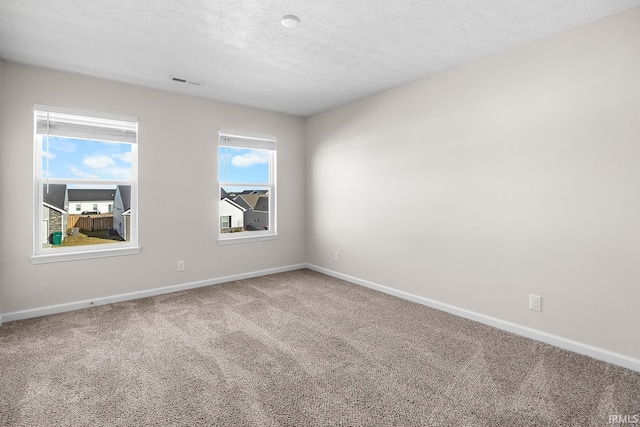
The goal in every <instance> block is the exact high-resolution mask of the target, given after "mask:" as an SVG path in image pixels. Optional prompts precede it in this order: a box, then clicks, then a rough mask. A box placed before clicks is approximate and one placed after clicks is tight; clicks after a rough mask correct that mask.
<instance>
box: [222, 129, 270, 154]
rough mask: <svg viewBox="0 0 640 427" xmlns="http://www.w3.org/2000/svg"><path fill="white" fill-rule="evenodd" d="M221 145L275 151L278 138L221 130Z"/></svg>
mask: <svg viewBox="0 0 640 427" xmlns="http://www.w3.org/2000/svg"><path fill="white" fill-rule="evenodd" d="M220 145H224V146H227V147H236V148H256V149H260V150H275V149H276V138H275V137H274V136H270V135H257V134H247V133H239V132H231V131H227V130H223V129H220Z"/></svg>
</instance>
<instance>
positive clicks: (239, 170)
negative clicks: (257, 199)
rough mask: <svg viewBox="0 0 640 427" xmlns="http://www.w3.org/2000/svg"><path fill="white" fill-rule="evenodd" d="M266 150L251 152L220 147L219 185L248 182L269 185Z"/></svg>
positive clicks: (267, 154) (243, 149) (250, 150)
mask: <svg viewBox="0 0 640 427" xmlns="http://www.w3.org/2000/svg"><path fill="white" fill-rule="evenodd" d="M269 155H270V152H269V151H268V150H252V149H248V148H232V147H220V148H219V151H218V159H219V162H220V165H219V166H220V167H219V169H218V170H219V171H220V174H219V176H218V178H219V180H220V182H221V183H225V182H250V183H254V184H268V183H269Z"/></svg>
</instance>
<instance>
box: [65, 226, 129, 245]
mask: <svg viewBox="0 0 640 427" xmlns="http://www.w3.org/2000/svg"><path fill="white" fill-rule="evenodd" d="M123 241H124V240H123V239H122V237H120V236H109V235H107V230H100V231H86V230H82V231H81V232H80V233H79V234H78V235H77V236H65V238H64V240H63V241H62V245H60V246H57V247H68V246H85V245H101V244H105V243H115V242H123ZM54 247H56V246H54Z"/></svg>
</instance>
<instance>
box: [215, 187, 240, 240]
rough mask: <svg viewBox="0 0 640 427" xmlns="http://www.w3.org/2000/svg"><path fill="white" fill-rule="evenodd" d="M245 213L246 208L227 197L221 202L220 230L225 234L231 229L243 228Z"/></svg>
mask: <svg viewBox="0 0 640 427" xmlns="http://www.w3.org/2000/svg"><path fill="white" fill-rule="evenodd" d="M223 195H224V193H223ZM245 211H246V208H244V207H242V206H240V205H239V204H237V203H236V202H234V201H233V200H231V199H229V198H227V197H225V198H223V199H222V200H220V230H221V231H222V232H225V231H229V230H230V229H231V228H243V227H244V213H245Z"/></svg>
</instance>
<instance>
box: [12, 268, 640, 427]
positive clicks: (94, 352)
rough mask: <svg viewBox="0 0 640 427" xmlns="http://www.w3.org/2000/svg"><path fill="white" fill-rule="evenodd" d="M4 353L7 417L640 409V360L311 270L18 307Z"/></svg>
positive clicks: (252, 420)
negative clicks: (508, 329) (29, 315)
mask: <svg viewBox="0 0 640 427" xmlns="http://www.w3.org/2000/svg"><path fill="white" fill-rule="evenodd" d="M0 369H1V374H2V377H1V383H0V424H1V425H2V426H63V425H64V426H163V425H183V426H198V425H202V426H300V427H306V426H392V425H393V426H491V427H498V426H509V427H512V426H563V427H564V426H615V425H622V424H619V423H617V422H615V421H616V418H610V415H635V414H640V373H636V372H633V371H630V370H626V369H623V368H620V367H616V366H613V365H609V364H606V363H603V362H599V361H597V360H594V359H591V358H587V357H583V356H579V355H576V354H573V353H570V352H567V351H564V350H560V349H558V348H554V347H551V346H549V345H546V344H542V343H539V342H536V341H532V340H529V339H525V338H521V337H518V336H515V335H512V334H509V333H505V332H502V331H500V330H497V329H494V328H491V327H488V326H484V325H482V324H479V323H475V322H472V321H469V320H466V319H462V318H458V317H455V316H452V315H449V314H446V313H443V312H440V311H437V310H434V309H431V308H427V307H424V306H421V305H418V304H414V303H411V302H408V301H404V300H401V299H398V298H395V297H392V296H388V295H385V294H382V293H379V292H376V291H373V290H370V289H367V288H363V287H360V286H357V285H353V284H349V283H346V282H343V281H341V280H338V279H334V278H331V277H328V276H325V275H322V274H319V273H316V272H313V271H310V270H298V271H293V272H289V273H282V274H276V275H271V276H266V277H261V278H256V279H249V280H243V281H238V282H232V283H227V284H224V285H216V286H210V287H206V288H200V289H196V290H191V291H184V292H178V293H174V294H168V295H163V296H157V297H152V298H145V299H140V300H136V301H129V302H124V303H118V304H112V305H108V306H100V307H95V308H91V309H87V310H80V311H75V312H69V313H64V314H59V315H54V316H48V317H43V318H37V319H30V320H25V321H19V322H11V323H7V324H4V325H2V326H1V327H0ZM612 420H613V421H614V422H610V421H612ZM618 420H619V419H618ZM627 420H629V418H627ZM631 420H632V419H631ZM625 425H629V424H625ZM631 425H633V424H631Z"/></svg>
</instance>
